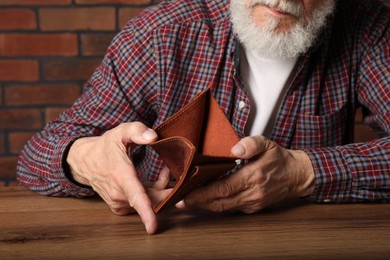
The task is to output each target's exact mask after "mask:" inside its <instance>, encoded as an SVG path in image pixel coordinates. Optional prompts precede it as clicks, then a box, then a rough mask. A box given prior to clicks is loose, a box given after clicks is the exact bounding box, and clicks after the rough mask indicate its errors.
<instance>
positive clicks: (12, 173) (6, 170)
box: [0, 156, 18, 179]
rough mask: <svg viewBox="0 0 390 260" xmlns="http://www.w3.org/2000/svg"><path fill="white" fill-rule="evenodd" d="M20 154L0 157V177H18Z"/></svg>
mask: <svg viewBox="0 0 390 260" xmlns="http://www.w3.org/2000/svg"><path fill="white" fill-rule="evenodd" d="M17 161H18V156H7V157H0V169H1V171H0V178H3V179H5V178H12V179H15V178H16V163H17Z"/></svg>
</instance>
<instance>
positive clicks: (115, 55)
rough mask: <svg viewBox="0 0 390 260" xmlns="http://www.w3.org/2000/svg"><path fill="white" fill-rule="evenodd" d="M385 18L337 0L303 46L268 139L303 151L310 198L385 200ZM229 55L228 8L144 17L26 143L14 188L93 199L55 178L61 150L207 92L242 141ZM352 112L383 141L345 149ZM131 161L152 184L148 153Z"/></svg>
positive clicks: (388, 91)
mask: <svg viewBox="0 0 390 260" xmlns="http://www.w3.org/2000/svg"><path fill="white" fill-rule="evenodd" d="M389 21H390V18H389V10H388V9H387V8H386V7H384V6H383V4H381V3H380V2H376V1H374V0H339V1H337V11H336V13H335V15H334V17H332V19H330V20H329V23H328V25H327V27H326V29H325V30H324V32H323V33H322V34H321V36H320V37H319V39H318V41H317V42H316V44H315V46H313V47H312V48H311V50H310V51H309V52H308V53H307V54H306V55H304V56H302V57H300V58H299V60H298V63H297V66H296V68H295V70H294V75H293V81H292V84H291V86H290V87H289V89H288V91H287V93H286V95H285V97H284V100H283V102H282V104H281V108H280V110H279V113H278V116H277V119H276V123H275V127H274V129H273V133H272V137H271V139H272V140H274V141H275V142H277V143H278V144H279V145H281V146H283V147H285V148H289V149H304V150H305V151H306V152H307V153H308V154H309V156H310V158H311V161H312V165H313V167H314V171H315V176H316V179H315V191H314V193H313V195H312V197H311V200H313V201H318V202H320V201H325V200H327V201H334V202H352V201H367V200H368V201H372V200H389V199H390V138H389V136H388V134H389V133H390V101H389V100H390V99H389V97H390V65H389V64H390V62H389V61H390V46H389V40H390V22H389ZM239 49H240V48H239V45H238V41H236V38H235V35H234V33H233V31H232V27H231V21H230V17H229V1H226V0H215V1H205V0H190V1H188V0H186V1H184V0H179V1H174V2H163V3H162V4H160V5H158V6H154V7H152V8H149V9H147V10H145V11H144V12H143V13H142V14H141V15H140V16H138V17H137V18H135V19H133V20H131V21H129V23H128V24H127V25H126V26H125V27H124V28H123V30H122V31H121V32H120V33H119V34H118V35H117V36H116V37H115V39H114V40H113V42H112V44H111V46H110V47H109V49H108V52H107V54H106V56H105V58H104V60H103V62H102V64H101V65H100V66H99V68H98V69H97V70H96V72H95V73H94V74H93V75H92V77H91V78H90V80H89V81H88V82H87V84H86V89H85V92H84V93H83V95H82V96H81V97H80V98H79V99H78V100H77V101H76V102H75V104H74V105H73V106H72V107H71V108H70V109H69V110H67V111H66V112H64V113H63V114H61V115H60V116H59V117H58V119H56V120H55V121H53V122H51V123H49V124H48V125H47V126H46V127H45V129H43V131H42V132H40V133H38V134H36V135H35V136H34V137H33V138H32V139H31V140H30V141H29V142H28V143H27V145H26V146H25V148H24V149H23V151H22V153H21V156H20V160H19V163H18V169H17V174H18V179H19V181H20V183H21V184H23V185H25V186H27V187H28V188H29V189H31V190H34V191H37V192H40V193H42V194H46V195H54V196H76V197H81V196H86V195H90V194H93V191H92V190H91V189H90V188H87V187H80V186H78V185H77V184H75V183H73V182H71V181H70V180H69V179H68V178H67V177H66V176H67V175H66V170H65V169H66V164H65V163H64V160H65V156H66V151H67V149H68V148H69V146H70V144H71V143H72V141H74V140H75V139H77V138H80V137H85V136H98V135H101V134H102V133H104V131H107V130H108V129H112V128H114V127H116V126H117V125H119V124H121V123H123V122H131V121H142V122H144V123H145V124H146V125H148V126H149V127H154V126H156V125H158V124H160V123H161V122H162V121H163V120H165V119H166V118H167V117H169V116H171V115H172V114H174V113H175V112H176V111H178V110H179V109H180V108H181V107H183V106H184V105H185V104H187V103H188V102H189V101H190V100H191V99H192V98H193V97H194V96H195V95H196V93H198V92H200V91H202V90H204V89H205V88H206V87H207V86H209V85H211V84H212V85H213V86H214V87H213V89H212V91H213V94H214V96H215V98H216V100H217V101H218V102H219V104H220V106H221V108H222V109H223V110H224V111H225V113H226V115H227V116H228V118H229V119H230V120H231V123H232V125H233V127H234V128H235V130H236V131H237V133H238V134H239V135H240V136H241V137H243V136H244V128H245V123H246V121H247V118H248V112H249V105H247V106H245V107H242V105H241V106H239V103H240V101H244V102H245V104H249V103H250V102H249V99H248V96H247V95H246V92H245V86H244V85H243V83H242V81H241V79H240V78H239V75H240V73H239V68H240V66H239V59H238V57H240V55H239V53H238V52H239ZM241 104H242V102H241ZM359 107H363V108H364V109H363V111H364V112H365V113H364V115H365V116H366V117H365V123H367V124H369V125H371V126H372V127H375V128H378V129H381V130H382V131H383V132H385V133H387V134H386V137H383V138H381V139H377V140H373V141H371V142H367V143H353V131H354V129H353V128H354V115H355V110H356V109H357V108H359ZM221 131H223V129H221ZM132 158H133V160H134V162H135V164H136V167H137V170H138V173H139V175H140V178H141V179H142V180H145V181H153V180H155V179H156V175H157V173H158V170H159V169H160V168H161V165H162V163H161V161H160V160H158V158H157V156H156V154H155V153H154V152H153V150H152V149H151V148H150V147H147V146H146V147H145V146H139V147H137V148H136V149H135V150H134V152H133V154H132Z"/></svg>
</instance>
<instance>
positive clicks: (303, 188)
mask: <svg viewBox="0 0 390 260" xmlns="http://www.w3.org/2000/svg"><path fill="white" fill-rule="evenodd" d="M291 153H292V156H293V158H294V160H292V161H293V164H294V165H292V169H293V174H292V175H293V177H292V181H291V184H290V196H291V197H295V198H302V197H308V196H310V195H311V194H312V193H313V191H314V180H315V175H314V169H313V166H312V164H311V160H310V157H309V156H308V155H307V154H306V153H305V152H304V151H300V150H296V151H291Z"/></svg>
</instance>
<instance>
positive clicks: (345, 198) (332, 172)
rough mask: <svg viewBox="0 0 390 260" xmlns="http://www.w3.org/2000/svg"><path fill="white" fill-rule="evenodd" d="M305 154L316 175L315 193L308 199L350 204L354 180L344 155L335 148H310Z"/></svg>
mask: <svg viewBox="0 0 390 260" xmlns="http://www.w3.org/2000/svg"><path fill="white" fill-rule="evenodd" d="M305 152H306V153H307V154H308V155H309V157H310V160H311V163H312V166H313V170H314V175H315V184H314V185H315V186H314V192H313V194H312V195H311V196H309V197H308V199H309V200H311V201H313V202H319V203H332V202H334V203H343V202H350V201H351V189H352V180H353V179H352V176H351V175H350V173H349V169H348V166H347V163H346V161H345V159H344V156H343V154H342V153H341V152H340V151H338V150H337V149H334V148H309V149H305Z"/></svg>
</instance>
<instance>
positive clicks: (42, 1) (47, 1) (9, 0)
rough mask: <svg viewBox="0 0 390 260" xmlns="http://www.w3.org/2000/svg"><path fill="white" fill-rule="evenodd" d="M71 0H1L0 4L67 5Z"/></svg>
mask: <svg viewBox="0 0 390 260" xmlns="http://www.w3.org/2000/svg"><path fill="white" fill-rule="evenodd" d="M70 3H72V0H1V1H0V5H67V4H70Z"/></svg>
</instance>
